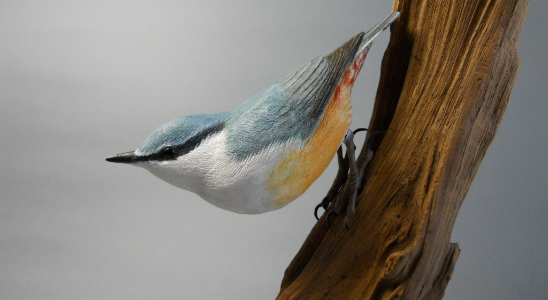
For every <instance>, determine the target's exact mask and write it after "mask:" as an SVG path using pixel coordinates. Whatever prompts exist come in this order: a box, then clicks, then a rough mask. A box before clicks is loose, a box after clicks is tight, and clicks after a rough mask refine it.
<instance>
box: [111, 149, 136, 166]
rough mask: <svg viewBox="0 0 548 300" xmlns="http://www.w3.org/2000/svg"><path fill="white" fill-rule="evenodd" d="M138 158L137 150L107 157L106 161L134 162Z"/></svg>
mask: <svg viewBox="0 0 548 300" xmlns="http://www.w3.org/2000/svg"><path fill="white" fill-rule="evenodd" d="M136 158H137V156H136V155H135V152H134V151H129V152H125V153H120V154H116V155H113V156H110V157H107V159H106V161H109V162H113V163H124V164H129V163H132V162H134V161H135V159H136Z"/></svg>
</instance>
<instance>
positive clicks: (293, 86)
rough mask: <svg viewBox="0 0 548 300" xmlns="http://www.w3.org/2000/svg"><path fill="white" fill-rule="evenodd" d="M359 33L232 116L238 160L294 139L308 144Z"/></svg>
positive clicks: (231, 132) (230, 130)
mask: <svg viewBox="0 0 548 300" xmlns="http://www.w3.org/2000/svg"><path fill="white" fill-rule="evenodd" d="M363 35H364V34H363V33H360V34H358V35H356V36H355V37H353V38H352V39H350V40H349V41H348V42H346V43H345V44H343V45H342V46H341V47H339V48H338V49H336V50H335V51H333V52H332V53H331V54H329V55H328V56H326V57H318V58H316V59H314V60H312V61H310V62H309V63H307V64H305V65H304V66H302V67H300V68H299V69H297V70H295V71H294V72H292V73H291V74H289V75H288V76H286V77H285V78H283V79H282V80H280V81H278V82H277V83H275V84H273V85H272V86H270V87H268V88H267V89H265V90H264V91H262V92H260V93H258V94H257V95H255V96H253V97H251V99H249V100H247V101H246V102H244V103H242V105H240V106H239V107H237V108H236V109H235V110H233V111H232V112H231V113H230V117H229V118H228V119H227V120H226V123H225V129H226V130H227V131H228V137H227V138H228V145H229V151H230V152H231V153H232V154H233V155H234V156H235V157H237V158H238V159H245V158H246V157H248V156H250V155H252V154H256V153H258V152H260V151H261V150H263V149H265V148H267V147H268V146H269V145H271V144H273V143H283V142H285V141H287V140H288V139H290V138H300V139H301V140H303V141H305V140H307V139H308V138H309V137H310V136H311V135H312V134H313V132H314V130H315V129H316V127H317V126H318V124H319V122H320V119H321V116H322V115H323V113H324V112H325V109H326V108H327V104H328V103H329V100H330V99H331V96H332V94H333V92H334V90H335V88H336V87H337V85H338V83H339V81H340V80H341V78H342V76H343V74H344V72H345V70H346V68H347V66H348V65H349V64H351V63H352V62H353V60H354V56H355V54H356V51H357V49H358V47H359V45H360V43H361V40H362V38H363Z"/></svg>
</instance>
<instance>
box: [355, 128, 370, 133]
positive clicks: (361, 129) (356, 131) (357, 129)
mask: <svg viewBox="0 0 548 300" xmlns="http://www.w3.org/2000/svg"><path fill="white" fill-rule="evenodd" d="M367 130H368V129H367V128H356V129H354V131H352V133H353V134H356V133H358V132H360V131H367Z"/></svg>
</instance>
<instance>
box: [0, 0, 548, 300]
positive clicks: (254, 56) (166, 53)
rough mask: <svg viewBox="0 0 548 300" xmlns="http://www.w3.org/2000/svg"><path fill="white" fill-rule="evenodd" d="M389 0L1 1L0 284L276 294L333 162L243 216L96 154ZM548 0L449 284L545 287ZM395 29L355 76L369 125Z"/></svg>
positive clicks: (7, 287) (208, 104)
mask: <svg viewBox="0 0 548 300" xmlns="http://www.w3.org/2000/svg"><path fill="white" fill-rule="evenodd" d="M391 6H392V1H378V0H375V1H374V0H362V1H326V0H324V1H302V0H297V1H296V0H292V1H277V2H273V1H250V0H233V1H214V0H201V1H184V0H178V1H165V0H155V1H146V0H137V1H127V0H109V1H105V0H98V1H81V0H57V1H37V0H35V1H33V0H3V1H1V2H0V97H1V109H0V140H1V142H0V151H1V152H0V153H1V158H0V299H5V300H9V299H56V300H58V299H274V298H275V296H276V294H277V292H278V290H279V285H280V282H281V279H282V276H283V272H284V270H285V268H286V267H287V266H288V264H289V262H290V261H291V259H292V258H293V256H294V255H295V254H296V253H297V251H298V249H299V248H300V246H301V244H302V242H303V241H304V239H305V237H306V236H307V234H308V232H309V231H310V229H311V228H312V226H313V225H314V223H315V219H314V217H313V208H314V206H315V205H316V204H317V203H318V202H319V201H320V200H321V198H322V197H323V196H324V194H325V192H326V190H327V188H328V186H329V185H330V184H331V181H332V179H333V177H334V176H335V172H336V164H335V163H332V164H331V166H330V167H329V168H328V169H327V171H326V172H325V173H324V174H323V175H322V177H321V178H320V179H319V180H318V181H317V182H316V183H314V185H313V186H312V187H311V188H310V189H309V191H308V192H307V193H305V194H304V195H303V196H302V197H300V198H299V199H297V200H296V201H295V202H294V203H292V204H290V205H289V206H288V207H286V208H284V209H282V210H279V211H275V212H271V213H268V214H264V215H256V216H248V215H238V214H233V213H230V212H226V211H223V210H220V209H218V208H216V207H213V206H211V205H210V204H208V203H206V202H205V201H203V200H201V199H200V198H198V197H197V196H196V195H194V194H191V193H189V192H186V191H183V190H180V189H177V188H175V187H172V186H170V185H168V184H167V183H165V182H163V181H160V180H159V179H157V178H155V177H154V176H152V175H151V174H149V173H148V172H146V171H145V170H143V169H139V168H135V167H131V166H125V165H119V164H111V163H107V162H105V161H104V158H105V157H107V156H109V155H112V154H116V153H120V152H125V151H129V150H134V149H135V148H136V147H137V146H138V145H139V144H140V142H141V141H142V140H143V139H144V138H145V137H146V136H147V135H148V134H149V133H150V132H151V131H152V130H153V129H155V128H156V127H157V126H159V125H161V124H163V123H165V122H167V121H169V120H171V119H174V118H177V117H180V116H183V115H189V114H196V113H214V112H221V111H226V110H230V109H233V108H234V107H236V106H237V105H238V104H239V103H241V102H242V101H244V100H245V99H247V98H248V97H250V96H252V95H253V94H255V93H257V92H259V91H260V90H262V89H263V88H265V87H267V86H268V85H270V84H271V83H273V82H275V81H277V80H278V79H280V78H282V77H283V76H285V75H286V74H288V73H289V72H291V71H293V70H294V69H296V68H297V67H299V66H300V65H302V64H303V63H305V62H307V61H309V60H311V59H312V58H314V57H316V56H318V55H325V54H328V53H329V52H331V51H332V50H334V49H335V48H336V47H338V46H339V45H340V44H342V43H343V42H345V41H346V40H347V39H349V38H350V37H352V36H354V35H355V34H357V33H358V32H360V31H364V30H367V29H369V28H370V27H371V26H373V25H374V24H375V23H376V22H377V21H379V20H380V19H381V18H382V17H384V16H385V15H386V14H388V13H389V12H390V10H391ZM547 14H548V2H546V1H542V0H532V1H531V3H530V7H529V12H528V16H527V19H526V21H525V24H524V27H523V31H522V34H521V37H520V41H519V52H520V57H521V68H520V72H519V76H518V77H517V81H516V83H515V86H514V89H513V92H512V96H511V101H510V103H509V105H508V108H507V112H506V115H505V116H504V119H503V121H502V124H501V126H500V129H499V131H498V133H497V136H496V138H495V140H494V142H493V144H492V145H491V147H490V148H489V151H488V152H487V155H486V157H485V159H484V161H483V163H482V166H481V168H480V170H479V172H478V174H477V176H476V179H475V181H474V183H473V185H472V188H471V189H470V191H469V193H468V196H467V197H466V200H465V202H464V205H463V206H462V208H461V211H460V214H459V217H458V220H457V223H456V225H455V228H454V233H453V236H452V241H453V242H458V243H459V244H460V246H461V248H462V254H461V255H460V257H459V260H458V263H457V266H456V269H455V272H454V275H453V279H452V280H451V282H450V284H449V286H448V288H447V291H446V297H445V299H451V300H456V299H498V300H502V299H541V298H544V297H546V294H548V287H547V285H546V282H548V271H547V270H548V255H547V254H546V253H547V252H546V249H547V248H548V234H547V231H548V218H547V217H546V215H548V202H547V193H548V163H547V160H546V149H547V141H548V137H547V132H548V121H547V119H548V118H547V117H546V113H547V112H548V110H547V109H548V105H547V101H546V95H548V84H546V79H547V75H548V60H547V59H546V56H545V52H546V49H547V46H548V39H547V36H546V31H547V25H548V24H547V21H546V18H545V16H546V15H547ZM388 38H389V33H388V32H385V33H383V35H382V36H381V37H380V38H379V39H378V40H377V42H375V43H374V45H373V49H372V50H371V52H370V55H369V57H368V60H367V61H366V64H365V66H364V69H363V70H362V73H361V75H360V77H359V79H358V81H357V83H356V85H355V88H354V93H353V103H354V107H355V116H356V118H355V119H354V125H353V126H354V127H358V126H364V125H367V124H368V122H369V117H370V114H371V110H372V107H373V100H374V96H375V91H376V86H377V82H378V76H379V70H380V61H381V58H382V55H383V52H384V50H385V48H386V45H387V42H388Z"/></svg>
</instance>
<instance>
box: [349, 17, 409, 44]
mask: <svg viewBox="0 0 548 300" xmlns="http://www.w3.org/2000/svg"><path fill="white" fill-rule="evenodd" d="M399 17H400V12H399V11H395V12H393V13H391V14H389V15H388V16H386V18H384V20H382V21H380V22H379V23H377V25H375V26H373V28H371V29H369V31H368V32H366V33H365V35H364V37H363V39H362V42H361V45H360V47H359V48H358V51H357V52H356V55H359V54H360V53H362V51H363V50H365V48H367V47H368V46H369V45H370V44H371V43H372V42H373V40H374V39H375V38H376V37H377V36H378V35H379V34H380V33H381V32H383V30H385V29H386V28H388V26H390V25H391V24H392V23H394V21H396V20H397V19H398V18H399Z"/></svg>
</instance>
